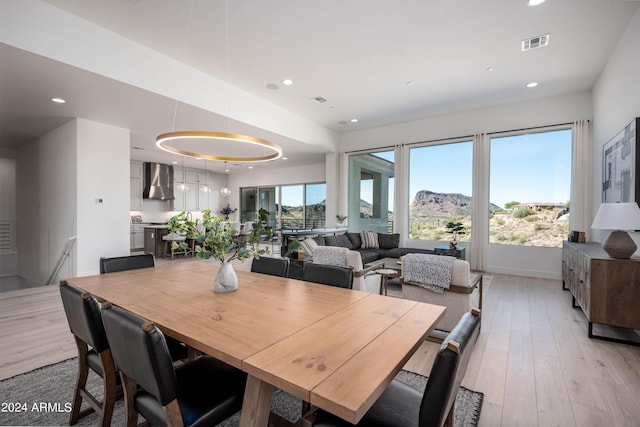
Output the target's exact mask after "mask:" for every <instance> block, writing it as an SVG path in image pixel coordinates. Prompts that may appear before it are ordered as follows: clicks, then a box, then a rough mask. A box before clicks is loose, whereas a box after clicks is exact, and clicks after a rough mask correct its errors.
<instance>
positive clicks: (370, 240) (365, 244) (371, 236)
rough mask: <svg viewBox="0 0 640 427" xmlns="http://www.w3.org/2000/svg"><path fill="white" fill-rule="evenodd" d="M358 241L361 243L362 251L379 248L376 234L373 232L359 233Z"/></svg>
mask: <svg viewBox="0 0 640 427" xmlns="http://www.w3.org/2000/svg"><path fill="white" fill-rule="evenodd" d="M360 240H361V241H362V249H367V248H375V249H378V248H379V246H378V233H376V232H375V231H361V232H360Z"/></svg>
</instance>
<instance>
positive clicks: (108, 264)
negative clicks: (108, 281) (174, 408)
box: [100, 254, 156, 274]
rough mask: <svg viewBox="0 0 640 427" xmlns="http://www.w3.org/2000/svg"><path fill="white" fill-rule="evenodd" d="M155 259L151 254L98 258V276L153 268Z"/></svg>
mask: <svg viewBox="0 0 640 427" xmlns="http://www.w3.org/2000/svg"><path fill="white" fill-rule="evenodd" d="M155 266H156V259H155V257H154V256H153V254H144V255H128V256H119V257H113V258H106V257H101V258H100V274H105V273H113V272H116V271H125V270H135V269H137V268H147V267H155Z"/></svg>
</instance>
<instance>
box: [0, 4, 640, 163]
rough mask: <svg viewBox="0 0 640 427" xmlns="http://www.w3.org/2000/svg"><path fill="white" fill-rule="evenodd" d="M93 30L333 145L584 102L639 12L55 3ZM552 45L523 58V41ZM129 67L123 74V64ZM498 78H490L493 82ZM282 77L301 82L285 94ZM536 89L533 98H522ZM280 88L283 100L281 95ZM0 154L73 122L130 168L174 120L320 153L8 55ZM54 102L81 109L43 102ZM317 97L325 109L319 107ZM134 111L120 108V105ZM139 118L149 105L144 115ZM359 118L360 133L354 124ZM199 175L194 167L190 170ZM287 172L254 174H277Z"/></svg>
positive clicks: (0, 101) (1, 63)
mask: <svg viewBox="0 0 640 427" xmlns="http://www.w3.org/2000/svg"><path fill="white" fill-rule="evenodd" d="M46 3H48V4H50V5H52V6H54V7H56V8H60V9H63V10H64V11H66V12H68V13H71V14H73V15H76V16H78V17H80V18H82V19H84V20H86V21H89V22H90V23H93V24H95V25H98V26H100V27H103V28H105V29H108V30H109V31H111V32H113V33H116V34H119V35H121V36H124V37H126V38H128V39H130V40H133V41H135V42H137V43H139V44H141V45H143V46H146V47H148V48H150V49H153V50H154V51H157V52H160V53H162V54H164V55H167V56H169V57H173V58H175V59H176V60H179V61H181V62H183V63H186V64H188V65H189V66H191V67H193V68H195V69H198V70H200V71H202V72H205V73H207V74H211V75H213V76H215V77H217V78H218V79H220V80H223V81H226V82H228V83H229V84H231V85H233V86H235V87H237V88H239V89H241V90H243V91H246V92H248V93H250V94H253V95H255V96H257V97H259V98H260V99H263V100H264V101H265V102H268V103H269V104H272V105H276V106H278V107H281V108H283V109H285V110H288V111H290V112H293V113H295V114H296V115H299V116H301V117H304V118H306V119H308V120H310V121H312V122H314V123H318V124H320V125H322V126H324V127H326V128H328V129H331V130H332V131H333V132H336V133H338V134H339V133H344V132H352V131H357V130H361V129H368V128H373V127H377V126H383V125H387V124H391V123H397V122H402V121H408V120H412V119H417V118H422V117H428V116H434V115H439V114H445V113H450V112H456V111H462V110H472V109H477V108H483V107H487V106H490V105H495V104H504V103H512V102H520V101H527V100H532V99H539V98H545V97H549V96H555V95H562V94H568V93H573V92H579V91H585V90H590V89H591V88H592V87H593V85H594V83H595V82H596V79H597V78H598V76H599V74H600V72H601V71H602V69H603V67H604V65H605V64H606V61H607V60H608V58H609V55H610V54H611V52H612V51H613V49H614V48H615V46H616V44H617V43H618V40H619V39H620V37H621V35H622V33H623V32H624V30H625V29H626V28H627V25H628V23H629V20H630V18H631V17H632V16H633V14H634V13H635V11H636V10H637V9H638V6H639V4H640V3H639V2H638V1H623V0H547V1H546V2H545V3H543V4H542V5H540V6H536V7H529V6H527V5H526V0H484V1H477V0H456V1H446V0H441V1H424V0H403V1H401V2H397V1H396V2H392V1H389V0H375V1H372V0H349V1H344V0H326V1H322V2H311V1H291V0H289V1H287V0H272V1H260V0H232V1H230V0H229V1H227V0H108V1H107V0H101V1H98V0H96V1H86V0H47V1H46ZM543 34H549V35H550V37H549V45H548V46H546V47H541V48H538V49H533V50H531V51H528V52H522V51H521V41H522V40H523V39H526V38H529V37H533V36H538V35H543ZM123 66H124V67H126V65H123ZM489 69H492V71H489ZM284 79H291V80H292V81H293V84H292V85H291V86H286V85H284V84H283V83H282V82H283V80H284ZM530 82H537V83H538V85H537V86H536V87H534V88H527V87H526V85H527V84H528V83H530ZM276 86H277V88H276ZM0 93H1V97H0V147H5V148H17V147H19V145H20V144H22V143H24V142H25V141H29V140H32V139H33V138H35V137H37V136H39V135H41V134H43V133H46V132H48V131H50V130H52V129H54V128H55V127H57V126H59V125H60V124H62V123H64V122H66V121H68V120H69V119H71V118H73V117H82V118H86V119H90V120H95V121H98V122H102V123H107V124H113V125H116V126H121V127H126V128H128V129H131V132H132V141H131V146H132V147H131V149H132V158H134V159H141V160H150V161H163V162H169V161H170V160H171V159H175V155H172V154H167V153H164V152H162V151H160V150H159V149H157V148H155V146H154V141H155V136H156V135H157V134H159V133H163V132H167V131H168V130H170V129H168V127H169V126H170V124H171V123H172V120H174V119H175V117H176V116H177V115H179V117H180V119H181V123H180V124H181V126H182V127H183V128H185V129H202V128H203V126H206V127H204V128H205V129H211V130H223V131H224V128H225V127H226V128H229V127H233V128H234V132H236V133H241V132H240V131H239V130H238V129H240V130H242V131H243V132H244V133H247V134H250V135H254V136H258V137H260V138H264V139H268V140H270V141H273V142H275V143H277V144H280V145H281V146H282V147H283V150H284V152H285V156H286V157H288V159H289V160H286V161H289V162H292V163H294V164H305V163H316V162H319V161H322V159H324V153H325V152H327V148H326V147H321V146H314V145H312V144H307V143H301V141H296V140H294V139H291V138H288V137H286V136H283V135H280V134H276V133H272V132H268V131H266V130H264V129H256V128H254V127H252V126H249V125H246V124H242V123H238V122H234V123H233V124H232V125H230V124H229V119H227V118H225V117H223V116H220V115H218V114H214V113H212V112H210V111H206V110H204V109H202V108H197V107H193V106H190V105H186V104H184V103H178V102H177V101H175V100H172V99H170V98H167V97H165V96H161V95H158V94H155V93H152V92H149V91H146V90H143V89H140V88H136V87H134V86H131V85H128V84H125V83H123V82H120V81H116V80H112V79H108V78H105V77H103V76H101V75H98V74H94V73H91V72H88V71H85V70H82V69H79V68H75V67H72V66H70V65H67V64H64V63H62V62H58V61H55V60H52V59H48V58H45V57H43V56H39V55H36V54H34V53H31V52H27V51H24V50H21V49H18V48H15V47H13V46H9V45H7V44H2V43H0ZM53 93H60V95H59V96H63V97H66V98H69V99H72V100H73V102H68V103H67V104H63V105H57V104H53V103H50V102H43V101H42V99H43V94H45V95H44V96H46V99H47V100H48V99H49V98H50V96H52V95H50V94H53ZM316 97H323V98H325V99H326V102H323V103H318V102H316V101H314V98H316ZM123 100H126V102H123ZM141 106H144V107H143V108H141ZM352 119H357V122H352ZM189 161H190V162H193V163H194V164H197V163H196V161H195V160H189ZM278 162H281V160H278V161H275V162H269V163H265V164H262V165H260V166H261V167H271V166H273V165H281V164H282V163H278Z"/></svg>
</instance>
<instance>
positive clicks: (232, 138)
mask: <svg viewBox="0 0 640 427" xmlns="http://www.w3.org/2000/svg"><path fill="white" fill-rule="evenodd" d="M193 5H194V1H193V0H192V1H191V9H190V13H189V23H188V26H187V32H186V36H185V42H184V50H185V52H186V49H187V42H188V40H189V33H190V32H191V21H192V18H193ZM225 16H226V41H225V42H226V56H227V74H230V72H229V0H226V1H225ZM184 56H185V55H183V57H184ZM229 91H230V90H229ZM230 96H231V95H230V93H228V94H227V97H230ZM177 107H178V101H177V99H176V106H175V108H174V115H173V126H172V129H171V132H167V133H163V134H160V135H158V136H157V137H156V146H157V147H158V148H160V149H161V150H164V151H167V152H169V153H173V154H180V155H182V156H189V157H194V158H201V159H209V160H218V161H224V162H225V164H226V161H232V162H266V161H269V160H276V159H279V158H280V157H282V148H281V147H280V146H279V145H277V144H274V143H272V142H269V141H267V140H265V139H261V138H256V137H253V136H248V135H239V134H235V133H229V132H217V131H216V132H213V131H203V130H186V131H175V130H174V129H175V119H176V111H177ZM182 139H188V140H194V139H198V140H200V139H204V140H207V141H214V142H217V141H222V142H223V144H222V146H225V145H226V146H228V145H229V143H231V144H233V145H237V144H244V145H245V146H246V147H249V146H256V145H257V146H259V147H261V148H262V154H261V155H247V156H237V155H228V154H225V153H219V154H211V153H199V152H197V151H204V150H197V151H194V150H185V149H182V148H179V147H176V146H174V145H173V143H174V142H175V141H177V140H182ZM243 151H246V150H243Z"/></svg>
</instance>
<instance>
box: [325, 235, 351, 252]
mask: <svg viewBox="0 0 640 427" xmlns="http://www.w3.org/2000/svg"><path fill="white" fill-rule="evenodd" d="M324 243H325V245H326V246H338V247H341V248H347V249H353V246H352V245H351V240H349V238H348V237H347V236H345V235H344V234H340V235H338V236H324Z"/></svg>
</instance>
